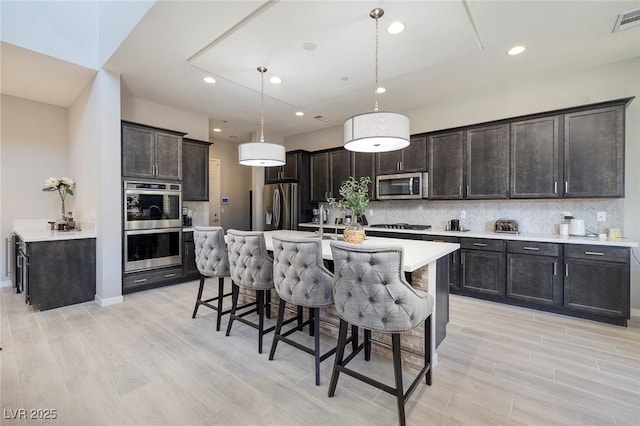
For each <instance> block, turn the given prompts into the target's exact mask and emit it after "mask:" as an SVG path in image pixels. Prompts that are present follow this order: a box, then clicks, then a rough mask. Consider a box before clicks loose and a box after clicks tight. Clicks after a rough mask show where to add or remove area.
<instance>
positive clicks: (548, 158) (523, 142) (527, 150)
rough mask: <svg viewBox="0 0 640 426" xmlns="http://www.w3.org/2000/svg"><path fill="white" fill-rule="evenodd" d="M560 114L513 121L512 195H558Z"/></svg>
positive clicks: (530, 196)
mask: <svg viewBox="0 0 640 426" xmlns="http://www.w3.org/2000/svg"><path fill="white" fill-rule="evenodd" d="M559 121H560V119H559V117H557V116H555V117H545V118H539V119H535V120H527V121H517V122H514V123H511V185H510V188H511V198H557V197H558V193H559V191H558V182H561V178H560V177H559V176H558V168H559V167H558V165H559V160H558V154H559V130H558V129H559V127H558V125H559Z"/></svg>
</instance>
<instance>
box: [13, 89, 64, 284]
mask: <svg viewBox="0 0 640 426" xmlns="http://www.w3.org/2000/svg"><path fill="white" fill-rule="evenodd" d="M1 102H2V110H1V111H2V118H1V121H2V132H1V135H2V138H1V142H0V146H1V148H0V153H1V159H0V162H1V164H2V165H1V169H0V176H1V182H0V199H1V200H2V204H1V208H0V234H1V236H2V242H3V244H2V248H1V249H0V252H1V253H2V262H1V266H0V268H1V269H0V279H2V280H3V281H5V280H7V277H6V271H5V262H4V259H5V256H6V251H5V250H6V246H5V244H4V241H5V238H8V237H10V235H11V231H12V223H13V220H15V219H47V218H49V219H51V220H54V219H57V218H58V217H60V213H61V211H60V207H61V202H60V197H59V196H58V194H57V192H42V187H43V184H44V181H45V179H47V178H48V177H50V176H56V177H62V176H69V177H73V176H72V173H71V170H70V166H69V147H68V124H67V109H66V108H62V107H57V106H53V105H48V104H43V103H40V102H34V101H29V100H26V99H21V98H16V97H13V96H6V95H2V99H1ZM76 202H77V197H75V196H67V199H66V206H67V210H69V209H72V208H73V206H74V204H75V203H76Z"/></svg>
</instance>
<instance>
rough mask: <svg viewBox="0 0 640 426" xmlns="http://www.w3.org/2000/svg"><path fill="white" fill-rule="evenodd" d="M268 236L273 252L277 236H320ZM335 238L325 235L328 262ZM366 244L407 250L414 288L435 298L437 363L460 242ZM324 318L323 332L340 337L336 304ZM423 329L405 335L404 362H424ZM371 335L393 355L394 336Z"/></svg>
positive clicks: (375, 240) (377, 347)
mask: <svg viewBox="0 0 640 426" xmlns="http://www.w3.org/2000/svg"><path fill="white" fill-rule="evenodd" d="M264 236H265V243H266V246H267V250H269V251H272V249H273V243H272V237H273V236H282V237H283V238H287V237H289V238H292V237H293V238H319V237H318V236H316V234H315V233H313V232H304V231H266V232H265V233H264ZM332 237H335V236H333V235H326V234H325V238H324V239H323V241H322V257H323V258H324V259H325V260H327V261H332V259H333V256H332V254H331V246H330V243H331V241H332ZM362 245H363V246H372V247H373V246H382V247H389V246H398V247H402V248H403V250H404V265H403V269H404V272H405V276H406V278H407V280H408V281H409V282H410V283H411V285H413V287H415V288H417V289H420V290H423V291H426V292H428V293H429V294H431V295H432V296H433V297H434V299H435V305H434V312H433V318H434V319H435V320H434V321H432V322H431V324H432V330H431V336H432V337H431V339H432V342H431V343H432V345H433V348H434V354H433V363H434V365H435V364H436V363H437V360H438V358H437V352H436V351H435V349H436V348H437V346H438V344H439V343H440V342H441V341H442V340H443V339H444V336H445V333H446V325H447V322H448V320H449V292H448V282H449V268H448V266H449V263H448V255H449V254H450V253H453V252H455V251H457V250H458V249H459V248H460V245H459V244H457V243H436V242H429V241H419V240H403V239H396V238H381V237H366V238H365V240H364V241H363V242H362ZM274 293H275V292H274ZM272 298H276V299H277V295H275V296H272ZM321 321H322V323H321V329H322V330H323V332H325V333H327V334H330V335H333V336H337V329H338V323H339V318H338V316H337V314H336V313H335V310H334V309H333V307H328V308H326V309H325V310H324V312H323V313H322V316H321ZM423 332H424V331H423V329H422V327H418V328H417V329H414V330H412V331H411V332H408V333H404V334H403V335H402V348H403V361H404V362H406V363H407V365H410V366H413V367H418V366H421V365H422V363H423V361H422V359H423V358H422V355H423V352H422V351H423V343H422V342H423V336H424V335H423ZM371 338H372V342H373V350H374V351H376V352H379V353H382V354H384V355H388V356H389V357H390V356H391V352H390V347H391V344H390V342H391V339H390V336H388V335H384V334H382V333H376V332H373V333H372V335H371Z"/></svg>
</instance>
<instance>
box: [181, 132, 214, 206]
mask: <svg viewBox="0 0 640 426" xmlns="http://www.w3.org/2000/svg"><path fill="white" fill-rule="evenodd" d="M210 145H211V143H210V142H204V141H198V140H195V139H188V138H184V139H183V141H182V201H209V146H210Z"/></svg>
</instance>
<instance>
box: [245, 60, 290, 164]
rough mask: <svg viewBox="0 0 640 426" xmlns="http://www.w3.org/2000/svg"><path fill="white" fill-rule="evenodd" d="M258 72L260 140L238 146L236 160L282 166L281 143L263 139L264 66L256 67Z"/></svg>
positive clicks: (282, 153)
mask: <svg viewBox="0 0 640 426" xmlns="http://www.w3.org/2000/svg"><path fill="white" fill-rule="evenodd" d="M258 71H259V72H260V103H261V106H260V142H246V143H243V144H241V145H239V146H238V162H239V163H240V164H242V165H243V166H261V167H270V166H283V165H284V164H285V163H286V153H285V149H284V146H283V145H279V144H277V143H268V142H265V141H264V73H265V72H267V69H266V68H265V67H258Z"/></svg>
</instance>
